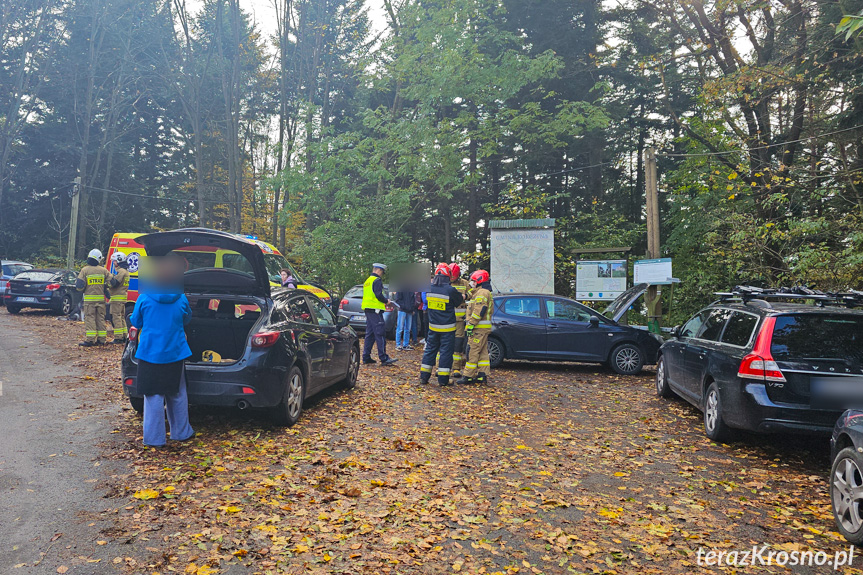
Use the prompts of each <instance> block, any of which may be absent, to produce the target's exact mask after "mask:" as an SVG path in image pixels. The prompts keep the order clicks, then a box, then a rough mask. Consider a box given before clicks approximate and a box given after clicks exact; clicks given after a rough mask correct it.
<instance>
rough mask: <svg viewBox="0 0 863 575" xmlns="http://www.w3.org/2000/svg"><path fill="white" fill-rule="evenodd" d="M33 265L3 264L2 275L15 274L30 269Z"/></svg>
mask: <svg viewBox="0 0 863 575" xmlns="http://www.w3.org/2000/svg"><path fill="white" fill-rule="evenodd" d="M32 269H33V266H31V265H29V264H3V275H4V276H16V275H18V274H20V273H21V272H26V271H27V270H32Z"/></svg>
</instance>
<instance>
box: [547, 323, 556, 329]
mask: <svg viewBox="0 0 863 575" xmlns="http://www.w3.org/2000/svg"><path fill="white" fill-rule="evenodd" d="M548 329H557V324H556V323H550V324H548Z"/></svg>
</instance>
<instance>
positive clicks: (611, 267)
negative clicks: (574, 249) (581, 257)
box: [575, 260, 627, 301]
mask: <svg viewBox="0 0 863 575" xmlns="http://www.w3.org/2000/svg"><path fill="white" fill-rule="evenodd" d="M626 275H627V274H626V260H599V261H580V262H578V263H577V264H576V268H575V297H576V299H579V300H584V301H614V300H615V299H617V296H619V295H620V294H622V293H623V292H625V291H626Z"/></svg>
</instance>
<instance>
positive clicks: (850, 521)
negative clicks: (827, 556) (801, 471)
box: [830, 447, 863, 544]
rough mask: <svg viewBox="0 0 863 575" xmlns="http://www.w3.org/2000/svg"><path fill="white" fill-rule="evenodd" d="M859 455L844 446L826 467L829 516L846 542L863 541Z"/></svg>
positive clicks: (862, 480)
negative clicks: (829, 468) (828, 472)
mask: <svg viewBox="0 0 863 575" xmlns="http://www.w3.org/2000/svg"><path fill="white" fill-rule="evenodd" d="M861 469H863V455H861V454H859V453H857V450H856V449H854V448H853V447H846V448H845V449H843V450H842V451H840V452H839V453H838V454H837V455H836V459H834V460H833V467H832V468H831V470H830V501H831V503H832V504H833V520H834V521H835V522H836V527H838V528H839V532H840V533H842V536H843V537H845V539H847V540H848V542H849V543H854V544H860V543H863V472H861Z"/></svg>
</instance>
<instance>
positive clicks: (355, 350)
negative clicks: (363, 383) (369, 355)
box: [342, 345, 360, 389]
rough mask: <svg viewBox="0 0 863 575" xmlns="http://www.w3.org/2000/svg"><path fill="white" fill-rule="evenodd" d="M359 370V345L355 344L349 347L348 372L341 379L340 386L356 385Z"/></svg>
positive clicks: (350, 386)
mask: <svg viewBox="0 0 863 575" xmlns="http://www.w3.org/2000/svg"><path fill="white" fill-rule="evenodd" d="M359 372H360V346H358V345H355V346H353V347H352V348H351V357H350V359H349V360H348V373H347V374H345V378H344V379H343V380H342V386H344V388H345V389H353V388H355V387H356V386H357V375H358V374H359Z"/></svg>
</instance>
